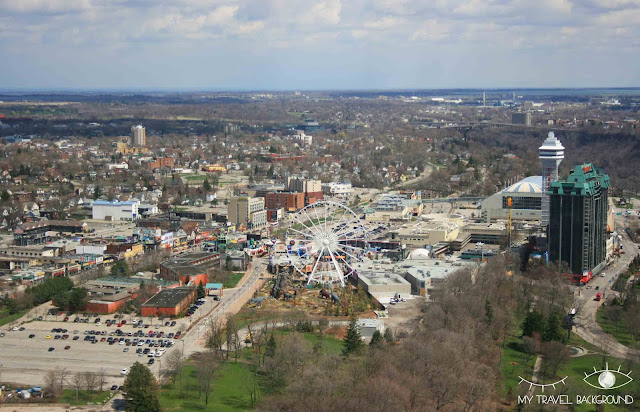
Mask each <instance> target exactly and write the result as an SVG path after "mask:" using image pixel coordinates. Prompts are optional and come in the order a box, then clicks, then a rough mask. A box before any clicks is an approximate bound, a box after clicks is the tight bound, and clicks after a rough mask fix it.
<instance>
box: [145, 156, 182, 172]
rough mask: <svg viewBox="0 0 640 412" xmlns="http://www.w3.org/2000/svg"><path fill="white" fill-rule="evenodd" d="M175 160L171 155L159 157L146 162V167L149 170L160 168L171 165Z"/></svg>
mask: <svg viewBox="0 0 640 412" xmlns="http://www.w3.org/2000/svg"><path fill="white" fill-rule="evenodd" d="M175 162H176V159H174V158H173V157H159V158H157V159H156V160H154V161H153V162H149V163H148V164H147V167H148V168H149V169H150V170H153V169H161V168H163V167H173V166H174V164H175Z"/></svg>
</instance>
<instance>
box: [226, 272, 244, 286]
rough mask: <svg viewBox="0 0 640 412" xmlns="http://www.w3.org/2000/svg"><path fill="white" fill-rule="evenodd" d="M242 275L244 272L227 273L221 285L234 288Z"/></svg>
mask: <svg viewBox="0 0 640 412" xmlns="http://www.w3.org/2000/svg"><path fill="white" fill-rule="evenodd" d="M243 276H244V272H238V273H232V274H230V275H229V279H227V280H226V281H225V282H224V283H223V284H222V286H224V287H225V288H227V289H231V288H235V287H236V285H237V284H238V282H240V279H242V277H243Z"/></svg>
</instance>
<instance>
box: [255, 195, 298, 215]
mask: <svg viewBox="0 0 640 412" xmlns="http://www.w3.org/2000/svg"><path fill="white" fill-rule="evenodd" d="M304 205H305V201H304V193H296V192H275V193H267V195H266V196H265V208H266V209H267V210H274V209H280V208H282V209H284V210H285V211H287V212H295V211H297V210H300V209H302V208H303V207H304Z"/></svg>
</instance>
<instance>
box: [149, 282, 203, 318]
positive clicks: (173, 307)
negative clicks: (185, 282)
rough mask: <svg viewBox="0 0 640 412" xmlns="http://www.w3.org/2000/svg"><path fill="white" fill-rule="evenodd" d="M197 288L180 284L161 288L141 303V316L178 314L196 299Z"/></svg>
mask: <svg viewBox="0 0 640 412" xmlns="http://www.w3.org/2000/svg"><path fill="white" fill-rule="evenodd" d="M197 294H198V293H197V289H196V288H195V287H190V286H181V287H178V288H173V289H163V290H161V291H160V292H158V293H156V294H155V295H154V296H153V297H152V298H151V299H149V300H148V301H146V302H145V303H143V304H142V308H141V314H142V316H167V317H169V316H178V315H181V314H183V313H184V312H186V310H187V308H189V305H191V304H192V303H193V302H195V300H196V296H197Z"/></svg>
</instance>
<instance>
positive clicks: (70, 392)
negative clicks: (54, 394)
mask: <svg viewBox="0 0 640 412" xmlns="http://www.w3.org/2000/svg"><path fill="white" fill-rule="evenodd" d="M109 398H111V393H110V392H109V391H102V392H93V393H91V394H90V393H89V392H87V391H79V392H78V401H77V402H76V391H75V389H65V390H64V392H63V393H62V396H61V397H60V398H58V403H68V404H69V405H86V404H88V403H92V404H96V405H102V403H103V402H104V400H105V399H109Z"/></svg>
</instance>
